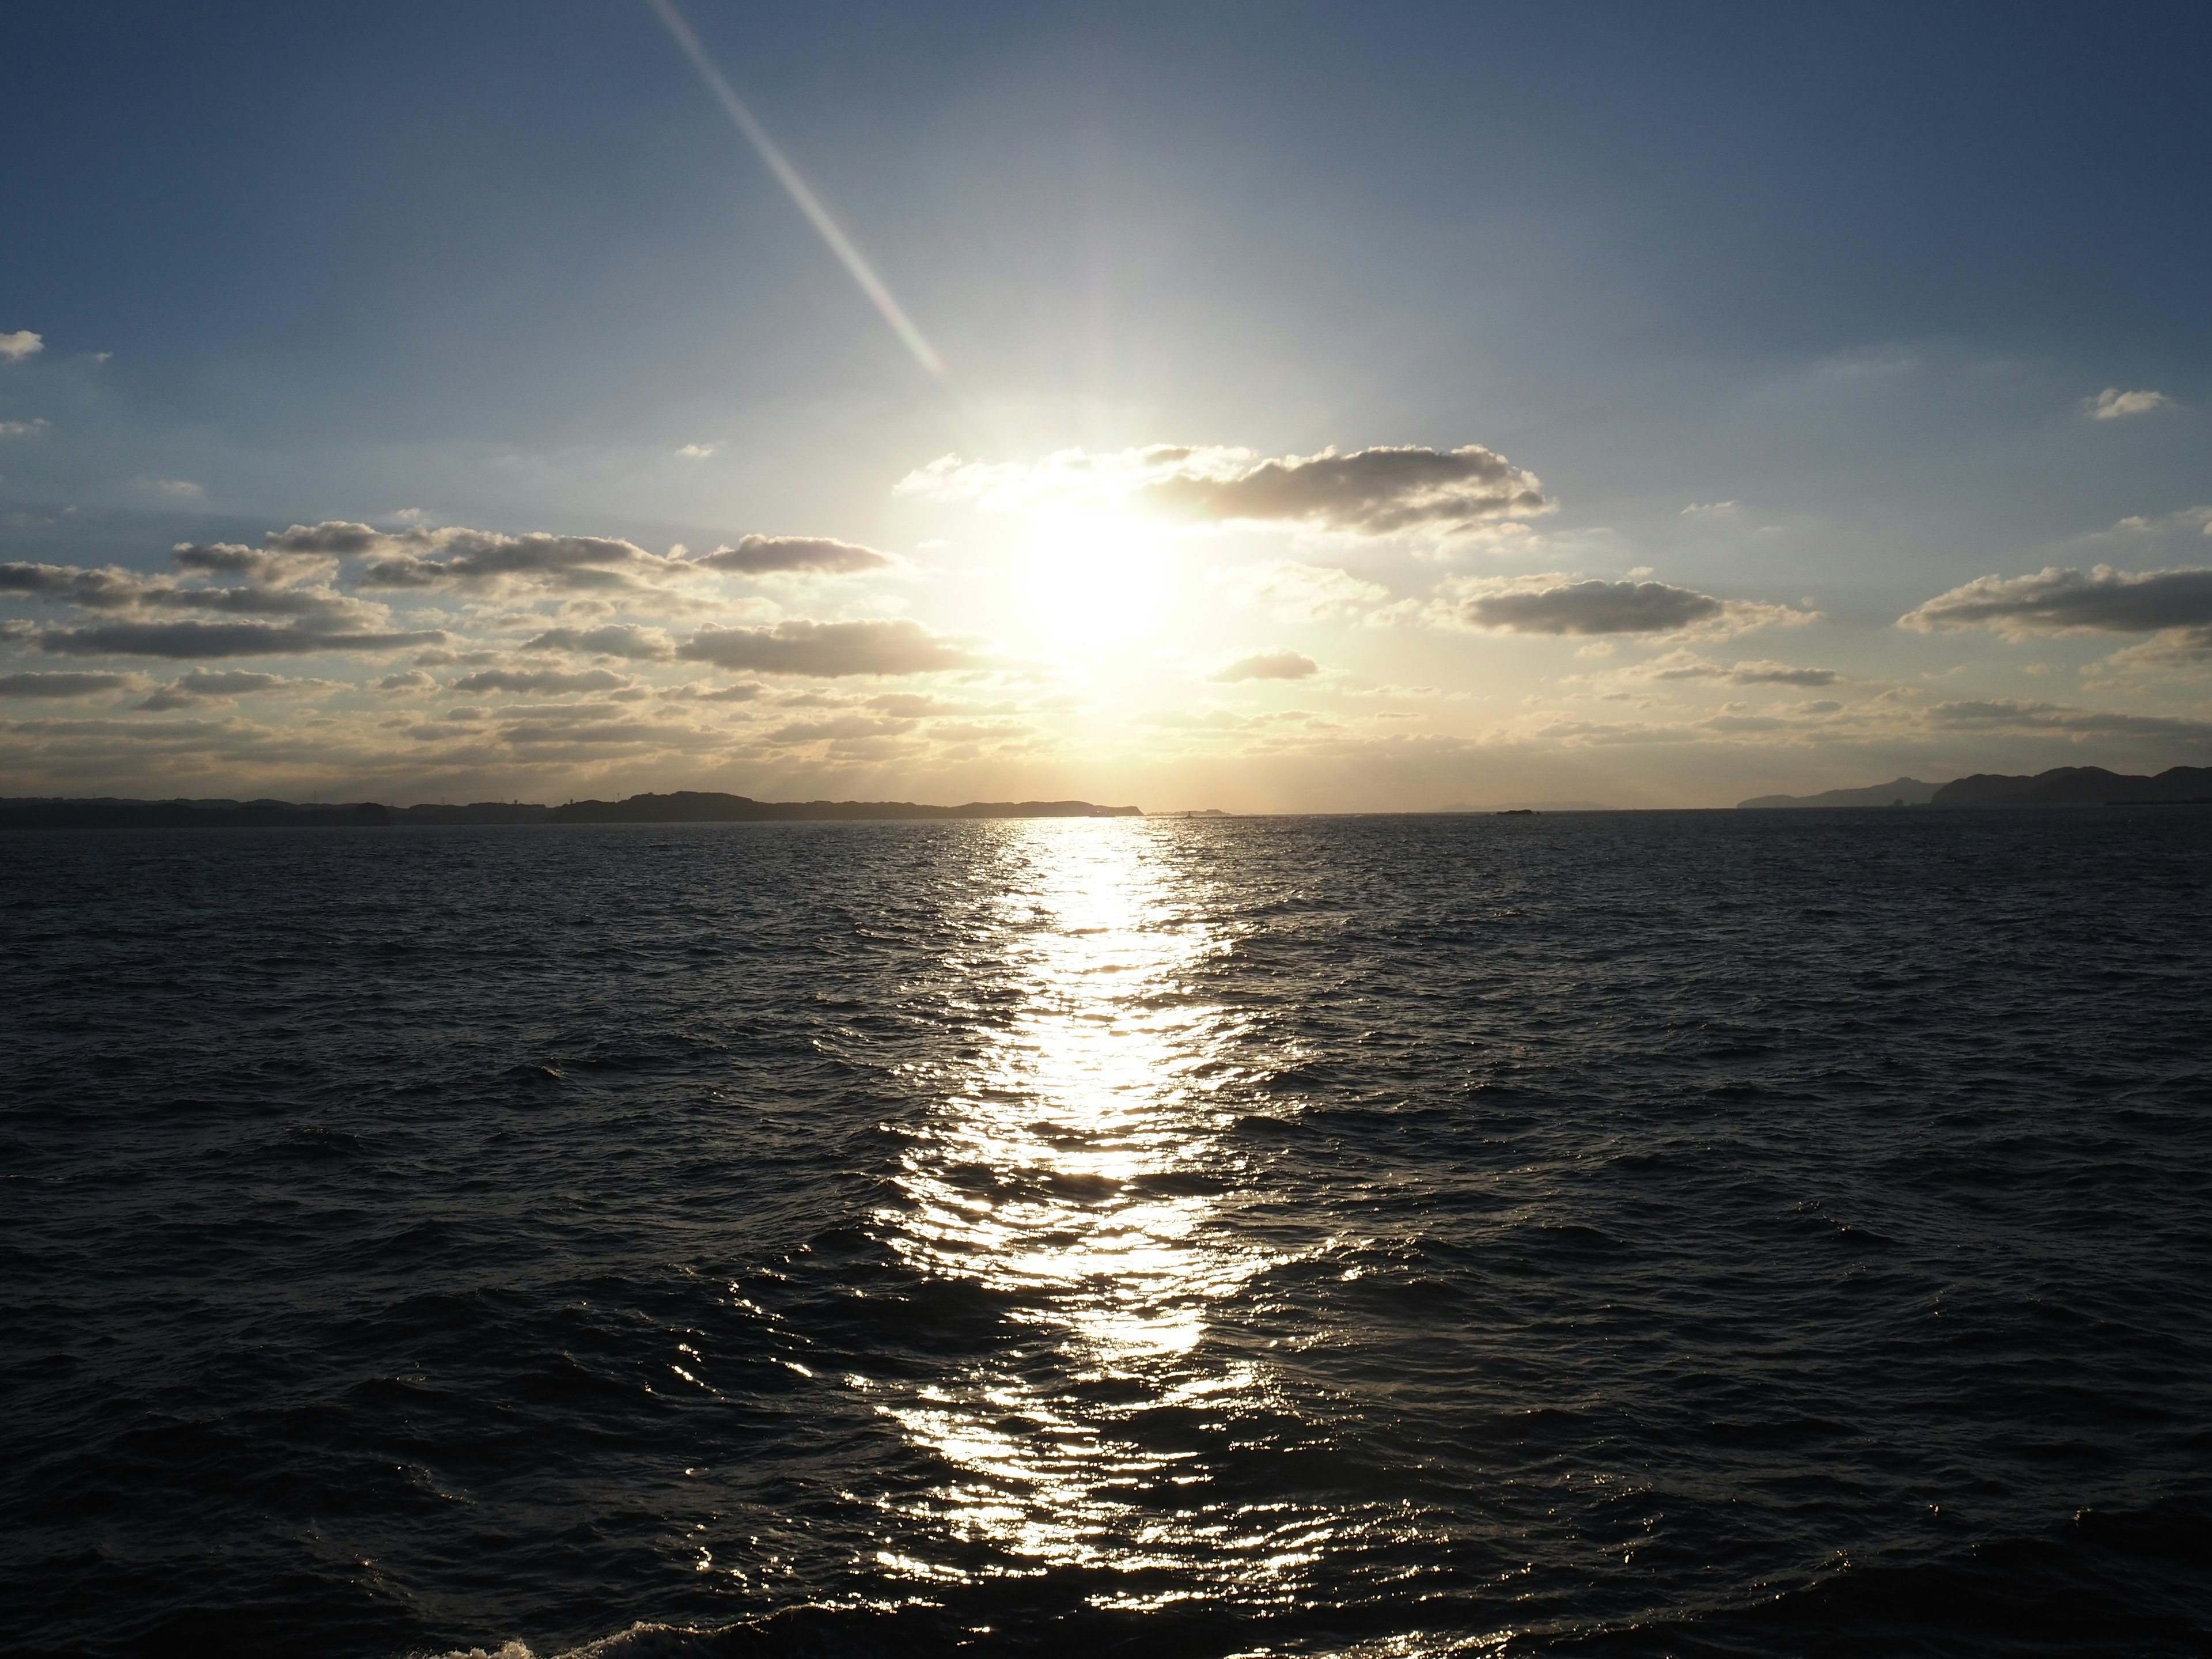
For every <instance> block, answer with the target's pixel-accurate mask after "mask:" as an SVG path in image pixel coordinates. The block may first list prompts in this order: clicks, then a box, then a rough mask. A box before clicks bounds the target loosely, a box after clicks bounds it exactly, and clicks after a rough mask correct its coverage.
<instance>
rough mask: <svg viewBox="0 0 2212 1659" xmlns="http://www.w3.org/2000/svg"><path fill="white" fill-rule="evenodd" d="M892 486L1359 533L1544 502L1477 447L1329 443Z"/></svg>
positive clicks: (1509, 511)
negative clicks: (1296, 450) (1315, 449)
mask: <svg viewBox="0 0 2212 1659" xmlns="http://www.w3.org/2000/svg"><path fill="white" fill-rule="evenodd" d="M897 489H898V491H899V493H901V494H904V495H918V496H921V497H924V498H926V499H931V500H939V501H976V502H978V503H980V504H981V505H982V506H984V507H993V508H997V509H1000V510H1021V509H1026V508H1029V507H1037V506H1043V505H1048V504H1055V503H1063V502H1070V501H1090V502H1106V503H1111V504H1113V505H1115V506H1118V507H1128V508H1132V509H1135V510H1139V511H1144V510H1151V511H1156V512H1161V513H1167V514H1169V515H1171V516H1174V517H1178V518H1182V519H1187V520H1199V521H1201V522H1209V523H1222V522H1228V521H1231V520H1244V521H1251V522H1283V523H1299V524H1311V525H1317V526H1322V527H1323V528H1326V529H1330V530H1339V531H1345V532H1351V533H1353V534H1357V535H1363V536H1387V535H1392V534H1395V533H1397V532H1402V531H1408V530H1422V529H1427V530H1438V531H1443V532H1451V531H1455V530H1464V529H1468V528H1470V527H1472V526H1475V525H1477V524H1480V523H1483V522H1486V521H1489V520H1498V519H1507V518H1527V517H1531V516H1533V515H1535V514H1537V513H1548V512H1551V511H1552V510H1553V507H1554V506H1555V505H1556V503H1554V502H1553V501H1549V500H1547V498H1546V497H1545V495H1544V494H1543V486H1542V483H1541V481H1540V480H1539V479H1538V478H1537V477H1536V475H1535V474H1534V473H1533V472H1528V471H1524V470H1522V468H1519V467H1516V466H1515V465H1513V464H1512V463H1511V462H1510V461H1508V460H1507V459H1505V458H1504V456H1502V455H1498V454H1497V453H1493V452H1492V451H1491V450H1488V449H1485V448H1484V447H1482V446H1481V445H1480V444H1468V445H1465V446H1462V447H1460V448H1457V449H1448V450H1447V449H1430V448H1425V447H1419V446H1416V445H1405V446H1399V447H1378V448H1375V449H1361V450H1354V451H1352V453H1349V454H1346V453H1340V451H1338V450H1337V449H1336V448H1335V447H1334V446H1331V447H1328V448H1327V449H1324V450H1322V452H1321V453H1319V454H1317V455H1285V456H1281V457H1278V458H1274V459H1267V458H1263V457H1261V456H1259V455H1256V454H1255V453H1253V452H1252V451H1250V450H1249V449H1237V448H1230V447H1204V448H1200V447H1191V446H1188V445H1177V444H1155V445H1152V446H1151V447H1148V448H1144V449H1127V450H1122V451H1120V452H1118V453H1107V454H1099V455H1092V454H1090V453H1087V452H1085V451H1084V450H1081V449H1067V450H1061V451H1060V452H1058V453H1055V454H1052V455H1048V456H1047V457H1045V458H1044V459H1042V460H1041V461H1036V462H1033V463H1030V464H1029V465H1021V464H1018V463H991V462H979V461H968V460H963V459H961V458H960V457H959V456H957V455H945V456H941V457H939V459H937V460H935V461H933V462H931V463H930V464H929V465H927V466H926V467H921V468H919V469H917V470H916V471H913V472H910V473H908V475H907V476H906V477H904V478H902V479H901V480H900V482H899V483H898V485H897Z"/></svg>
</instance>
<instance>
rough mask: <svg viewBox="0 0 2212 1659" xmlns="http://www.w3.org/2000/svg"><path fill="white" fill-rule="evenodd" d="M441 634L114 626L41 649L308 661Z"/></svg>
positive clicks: (63, 637) (44, 637) (71, 632)
mask: <svg viewBox="0 0 2212 1659" xmlns="http://www.w3.org/2000/svg"><path fill="white" fill-rule="evenodd" d="M445 637H446V636H445V635H444V634H442V633H441V632H439V631H438V630H436V629H428V630H424V631H422V632H417V633H411V634H369V633H353V632H346V631H340V630H334V629H322V628H316V627H312V626H307V625H305V624H295V625H294V626H292V627H289V628H273V627H270V625H268V624H267V623H199V622H173V623H106V624H103V625H102V626H100V627H97V628H50V629H46V630H45V631H44V632H43V633H41V634H40V635H38V642H39V648H40V650H41V651H50V652H53V653H58V654H60V655H64V656H73V657H167V658H170V659H178V660H185V661H191V660H196V659H197V660H204V659H208V658H211V657H283V656H305V655H307V654H309V653H315V652H323V651H392V650H398V649H399V648H401V647H406V646H411V645H437V644H441V643H442V642H443V641H444V640H445Z"/></svg>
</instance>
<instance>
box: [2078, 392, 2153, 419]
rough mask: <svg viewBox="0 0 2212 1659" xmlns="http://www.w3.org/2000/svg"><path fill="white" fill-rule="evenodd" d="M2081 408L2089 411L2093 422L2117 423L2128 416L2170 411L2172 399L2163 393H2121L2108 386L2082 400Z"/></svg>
mask: <svg viewBox="0 0 2212 1659" xmlns="http://www.w3.org/2000/svg"><path fill="white" fill-rule="evenodd" d="M2081 406H2082V408H2084V409H2086V410H2088V411H2089V418H2090V419H2091V420H2093V421H2119V420H2124V419H2126V418H2127V417H2128V416H2130V415H2148V414H2149V413H2151V411H2152V410H2160V409H2171V408H2172V407H2173V399H2172V398H2169V397H2167V396H2166V393H2164V392H2123V391H2121V390H2120V389H2119V387H2118V386H2106V388H2105V389H2104V390H2103V391H2102V392H2099V393H2098V394H2097V395H2096V396H2095V397H2093V398H2083V399H2082V400H2081Z"/></svg>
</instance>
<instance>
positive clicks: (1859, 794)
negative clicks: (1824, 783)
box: [1736, 778, 1941, 808]
mask: <svg viewBox="0 0 2212 1659" xmlns="http://www.w3.org/2000/svg"><path fill="white" fill-rule="evenodd" d="M1939 787H1941V786H1940V785H1937V784H1933V783H1923V782H1921V781H1920V780H1919V779H1917V778H1899V779H1896V780H1895V781H1892V782H1889V783H1877V784H1875V785H1874V786H1873V787H1871V788H1867V789H1830V790H1826V791H1824V792H1823V793H1820V794H1817V795H1756V796H1753V798H1752V799H1749V800H1740V801H1738V802H1737V803H1736V805H1737V806H1738V807H1746V806H1751V807H1760V808H1765V807H1779V806H1895V805H1898V804H1899V802H1902V803H1903V804H1904V805H1907V806H1925V805H1928V803H1929V800H1931V799H1933V798H1934V797H1935V794H1936V790H1937V789H1938V788H1939Z"/></svg>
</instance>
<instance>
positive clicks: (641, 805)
mask: <svg viewBox="0 0 2212 1659" xmlns="http://www.w3.org/2000/svg"><path fill="white" fill-rule="evenodd" d="M1143 816H1144V814H1143V813H1142V812H1141V811H1139V809H1137V808H1136V807H1133V806H1094V805H1091V803H1090V802H1089V801H1085V800H1025V801H986V800H978V801H969V803H968V804H967V805H964V806H921V805H916V804H915V803H914V802H912V801H899V800H892V801H876V800H810V801H766V800H753V799H749V798H747V797H746V796H744V795H724V794H716V793H704V792H700V791H695V790H689V789H684V790H678V791H677V792H676V793H673V794H668V795H632V796H630V797H629V799H626V800H618V801H605V800H578V801H570V802H569V803H568V805H564V806H544V805H539V804H538V803H537V802H535V801H477V802H474V803H472V804H471V805H466V806H448V805H419V806H396V807H395V806H384V805H379V804H378V803H376V802H374V801H360V802H349V803H347V804H345V805H305V806H303V805H298V804H297V803H295V802H292V801H283V800H251V801H235V800H150V801H149V800H113V799H99V800H64V799H17V800H0V829H264V828H270V827H275V826H280V825H302V826H314V825H325V826H328V825H336V824H355V825H375V824H389V823H410V824H441V823H443V824H468V823H799V822H805V821H809V820H817V819H825V818H826V819H838V818H1134V817H1143Z"/></svg>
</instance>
